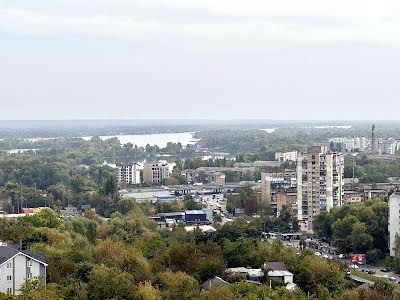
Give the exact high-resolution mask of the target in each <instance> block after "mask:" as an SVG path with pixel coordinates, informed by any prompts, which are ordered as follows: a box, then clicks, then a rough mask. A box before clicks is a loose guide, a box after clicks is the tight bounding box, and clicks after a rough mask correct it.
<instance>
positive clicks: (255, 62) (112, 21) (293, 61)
mask: <svg viewBox="0 0 400 300" xmlns="http://www.w3.org/2000/svg"><path fill="white" fill-rule="evenodd" d="M399 35H400V3H398V2H396V1H385V2H383V3H379V5H378V4H377V3H376V2H372V1H358V0H353V1H342V0H340V1H335V2H332V3H327V2H322V1H317V0H304V1H295V0H284V1H279V2H276V3H274V2H270V1H257V0H249V1H245V2H244V1H236V0H230V1H228V0H218V1H212V0H202V1H200V0H185V1H183V0H171V1H168V4H166V3H165V2H164V1H161V0H146V1H144V0H118V1H112V0H102V1H90V0H79V1H78V0H72V1H71V0H52V1H49V0H37V1H28V0H21V1H6V0H0V39H1V40H2V46H1V47H0V66H1V67H0V82H1V89H0V120H40V119H46V120H57V119H60V120H70V119H74V120H82V119H191V118H194V119H206V120H209V119H211V120H213V119H219V120H230V119H237V120H240V119H263V120H268V119H270V120H332V119H333V120H398V111H399V109H400V85H399V84H398V82H397V81H398V80H397V77H398V76H397V75H398V70H399V69H400V57H399V55H398V53H399V52H400V41H399V39H398V36H399Z"/></svg>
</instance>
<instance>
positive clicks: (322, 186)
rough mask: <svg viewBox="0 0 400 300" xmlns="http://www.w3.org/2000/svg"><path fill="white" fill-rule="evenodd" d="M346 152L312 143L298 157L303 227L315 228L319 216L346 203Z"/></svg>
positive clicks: (300, 218) (298, 197)
mask: <svg viewBox="0 0 400 300" xmlns="http://www.w3.org/2000/svg"><path fill="white" fill-rule="evenodd" d="M343 196H344V156H343V154H342V153H335V152H328V150H327V148H326V147H325V146H312V147H309V148H308V151H307V153H303V154H299V156H298V159H297V211H298V216H297V217H298V220H299V224H300V227H301V229H302V230H304V231H311V230H312V228H313V222H314V219H315V217H316V216H318V215H319V214H320V212H322V211H329V210H330V209H331V208H332V207H337V206H342V201H343Z"/></svg>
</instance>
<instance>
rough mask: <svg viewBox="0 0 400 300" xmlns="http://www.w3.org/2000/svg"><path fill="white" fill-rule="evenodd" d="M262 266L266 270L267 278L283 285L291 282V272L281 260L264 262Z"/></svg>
mask: <svg viewBox="0 0 400 300" xmlns="http://www.w3.org/2000/svg"><path fill="white" fill-rule="evenodd" d="M264 267H265V269H267V270H268V273H267V275H268V278H270V279H272V280H275V281H277V282H280V283H283V284H285V285H286V284H292V283H293V273H291V272H289V271H288V270H287V268H286V266H285V263H283V262H281V261H276V262H266V263H265V264H264Z"/></svg>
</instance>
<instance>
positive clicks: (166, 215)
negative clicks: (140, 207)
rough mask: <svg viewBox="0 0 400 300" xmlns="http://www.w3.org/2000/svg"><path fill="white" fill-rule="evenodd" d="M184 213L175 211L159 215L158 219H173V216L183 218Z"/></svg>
mask: <svg viewBox="0 0 400 300" xmlns="http://www.w3.org/2000/svg"><path fill="white" fill-rule="evenodd" d="M184 215H185V213H184V212H180V211H176V212H167V213H159V214H158V216H160V217H175V216H184Z"/></svg>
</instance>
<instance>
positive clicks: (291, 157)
mask: <svg viewBox="0 0 400 300" xmlns="http://www.w3.org/2000/svg"><path fill="white" fill-rule="evenodd" d="M275 160H276V161H296V160H297V151H288V152H276V153H275Z"/></svg>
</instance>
